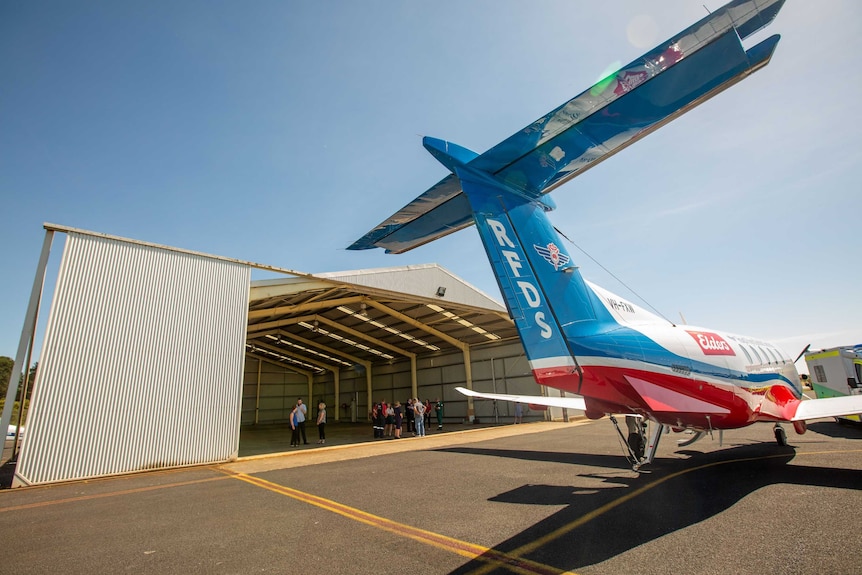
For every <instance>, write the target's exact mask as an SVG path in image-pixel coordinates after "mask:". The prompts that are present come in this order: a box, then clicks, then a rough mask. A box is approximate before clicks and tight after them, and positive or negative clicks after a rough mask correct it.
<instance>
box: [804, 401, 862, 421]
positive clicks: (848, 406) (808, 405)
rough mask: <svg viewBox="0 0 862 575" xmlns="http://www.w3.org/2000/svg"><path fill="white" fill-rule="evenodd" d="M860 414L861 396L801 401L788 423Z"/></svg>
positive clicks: (861, 407)
mask: <svg viewBox="0 0 862 575" xmlns="http://www.w3.org/2000/svg"><path fill="white" fill-rule="evenodd" d="M857 414H862V395H845V396H842V397H827V398H824V399H809V400H807V401H801V402H800V403H799V407H797V408H796V414H795V415H794V416H793V417H792V418H791V419H790V421H805V420H807V419H820V418H822V417H841V416H844V415H857Z"/></svg>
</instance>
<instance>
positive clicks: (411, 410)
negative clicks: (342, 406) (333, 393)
mask: <svg viewBox="0 0 862 575" xmlns="http://www.w3.org/2000/svg"><path fill="white" fill-rule="evenodd" d="M432 413H434V415H435V417H436V419H437V429H438V430H442V429H443V402H442V401H441V400H440V399H439V398H438V399H437V400H436V402H435V403H431V400H430V399H426V400H425V401H424V402H422V401H420V400H419V398H418V397H414V398H410V399H408V400H407V403H406V404H405V405H403V406H402V405H401V402H400V401H396V402H395V403H394V404H391V405H390V404H388V403H386V400H385V399H383V400H380V401H379V402H378V403H375V404H373V405H372V406H371V423H372V425H373V427H374V437H375V439H376V438H381V437H392V438H394V439H400V438H401V437H402V431H403V430H404V427H406V428H407V433H412V434H413V436H414V437H424V436H425V434H426V431H425V430H426V429H428V428H429V427H430V426H431V414H432ZM307 419H308V409H307V408H306V407H305V404H304V403H303V402H302V398H301V397H300V398H297V400H296V405H294V406H293V410H291V412H290V429H291V434H290V446H291V447H297V446H298V445H299V441H300V439H302V443H303V445H308V438H307V436H306V432H305V422H306V420H307ZM317 434H318V440H317V443H318V444H323V443H326V404H325V403H324V402H322V401H321V402H320V403H319V404H317Z"/></svg>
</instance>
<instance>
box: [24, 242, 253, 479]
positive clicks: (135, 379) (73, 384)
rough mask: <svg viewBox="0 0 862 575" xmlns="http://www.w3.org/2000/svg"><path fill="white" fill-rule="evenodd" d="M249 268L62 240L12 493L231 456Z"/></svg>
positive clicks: (148, 249) (235, 445) (149, 249)
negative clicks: (18, 488) (25, 487)
mask: <svg viewBox="0 0 862 575" xmlns="http://www.w3.org/2000/svg"><path fill="white" fill-rule="evenodd" d="M249 280H250V268H249V267H248V266H247V265H243V264H240V263H237V262H231V261H225V260H220V259H217V258H211V257H206V256H203V255H197V254H190V253H184V252H180V251H172V250H168V249H161V248H158V247H153V246H147V245H140V244H136V243H131V242H124V241H117V240H114V239H107V238H102V237H97V236H91V235H83V234H77V233H70V234H69V236H68V238H67V240H66V246H65V250H64V252H63V259H62V263H61V264H60V271H59V275H58V278H57V286H56V290H55V293H54V299H53V303H52V306H51V313H50V316H49V319H48V326H47V328H46V332H45V339H44V343H43V347H42V353H41V355H40V363H39V373H38V377H37V381H36V385H35V388H34V392H33V398H32V402H31V407H30V412H29V414H28V420H27V426H26V429H27V432H26V433H27V436H26V438H25V441H24V445H23V446H22V450H21V454H20V458H19V461H18V466H17V470H16V478H15V485H22V484H38V483H49V482H56V481H67V480H71V479H82V478H87V477H97V476H104V475H112V474H119V473H128V472H133V471H138V470H144V469H159V468H168V467H177V466H183V465H192V464H201V463H210V462H217V461H226V460H229V459H232V458H235V457H236V454H237V451H238V449H239V425H240V421H239V418H240V398H241V393H242V391H241V390H242V374H243V361H244V347H245V333H246V325H247V314H248V290H249Z"/></svg>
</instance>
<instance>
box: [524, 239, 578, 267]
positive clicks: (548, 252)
mask: <svg viewBox="0 0 862 575" xmlns="http://www.w3.org/2000/svg"><path fill="white" fill-rule="evenodd" d="M533 248H535V250H536V251H537V252H538V254H539V255H540V256H542V257H543V258H545V261H546V262H548V263H549V264H551V265H552V266H554V271H557V270H559V269H560V268H561V267H563V266H564V265H566V264H567V263H569V256H567V255H566V254H564V253H563V252H561V251H560V248H558V247H557V245H556V244H555V243H553V242H551V243H550V244H548V245H547V246H545V247H543V246H537V245H535V244H533Z"/></svg>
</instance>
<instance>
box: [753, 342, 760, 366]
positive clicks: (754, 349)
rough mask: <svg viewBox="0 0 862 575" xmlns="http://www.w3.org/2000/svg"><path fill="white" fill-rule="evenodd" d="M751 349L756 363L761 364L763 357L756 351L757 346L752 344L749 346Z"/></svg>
mask: <svg viewBox="0 0 862 575" xmlns="http://www.w3.org/2000/svg"><path fill="white" fill-rule="evenodd" d="M751 351H753V352H754V357H756V358H757V363H760V364H762V363H763V358H762V357H760V354H759V353H757V348H756V347H754V346H753V345H752V346H751Z"/></svg>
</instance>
